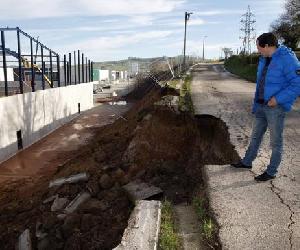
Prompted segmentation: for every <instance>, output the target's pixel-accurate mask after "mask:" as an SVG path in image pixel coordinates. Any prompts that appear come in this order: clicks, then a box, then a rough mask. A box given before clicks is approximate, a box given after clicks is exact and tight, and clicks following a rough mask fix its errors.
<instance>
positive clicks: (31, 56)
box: [30, 38, 35, 92]
mask: <svg viewBox="0 0 300 250" xmlns="http://www.w3.org/2000/svg"><path fill="white" fill-rule="evenodd" d="M32 46H33V45H32V38H30V64H31V90H32V92H34V91H35V87H34V78H35V70H34V65H33V47H32Z"/></svg>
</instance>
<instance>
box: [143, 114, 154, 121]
mask: <svg viewBox="0 0 300 250" xmlns="http://www.w3.org/2000/svg"><path fill="white" fill-rule="evenodd" d="M151 118H152V114H147V115H146V116H145V117H144V120H145V121H150V120H151Z"/></svg>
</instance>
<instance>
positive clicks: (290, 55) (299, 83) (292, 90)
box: [252, 45, 300, 113]
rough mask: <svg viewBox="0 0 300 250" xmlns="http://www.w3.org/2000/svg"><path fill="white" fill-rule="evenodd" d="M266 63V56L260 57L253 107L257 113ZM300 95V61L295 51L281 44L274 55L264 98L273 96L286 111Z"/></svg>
mask: <svg viewBox="0 0 300 250" xmlns="http://www.w3.org/2000/svg"><path fill="white" fill-rule="evenodd" d="M265 63H266V58H265V57H262V56H261V57H260V59H259V64H258V69H257V78H256V79H257V82H256V92H255V97H254V103H253V109H252V111H253V112H254V113H255V111H256V108H257V105H258V104H257V103H256V100H257V98H258V83H259V81H260V79H261V75H262V71H263V68H264V65H265ZM299 95H300V62H299V61H298V59H297V57H296V55H295V53H294V52H293V51H292V50H291V49H289V48H287V47H285V46H283V45H281V46H280V47H279V48H277V49H276V51H275V52H274V53H273V55H272V60H271V63H270V65H269V68H268V71H267V75H266V80H265V91H264V100H265V101H268V100H270V99H271V98H272V97H273V96H274V97H275V98H276V100H277V103H278V104H279V105H280V106H282V107H283V109H284V110H285V111H290V110H291V108H292V105H293V103H294V102H295V100H296V98H297V97H298V96H299Z"/></svg>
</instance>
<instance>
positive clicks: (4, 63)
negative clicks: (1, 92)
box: [1, 30, 8, 96]
mask: <svg viewBox="0 0 300 250" xmlns="http://www.w3.org/2000/svg"><path fill="white" fill-rule="evenodd" d="M1 45H2V57H3V74H4V88H5V96H8V84H7V65H6V51H5V35H4V31H3V30H2V31H1Z"/></svg>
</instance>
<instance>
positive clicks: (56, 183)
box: [49, 173, 89, 188]
mask: <svg viewBox="0 0 300 250" xmlns="http://www.w3.org/2000/svg"><path fill="white" fill-rule="evenodd" d="M88 179H89V176H88V174H87V173H80V174H75V175H71V176H69V177H64V178H59V179H56V180H54V181H50V183H49V188H51V187H54V186H61V185H62V184H65V183H77V182H80V181H87V180H88Z"/></svg>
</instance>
